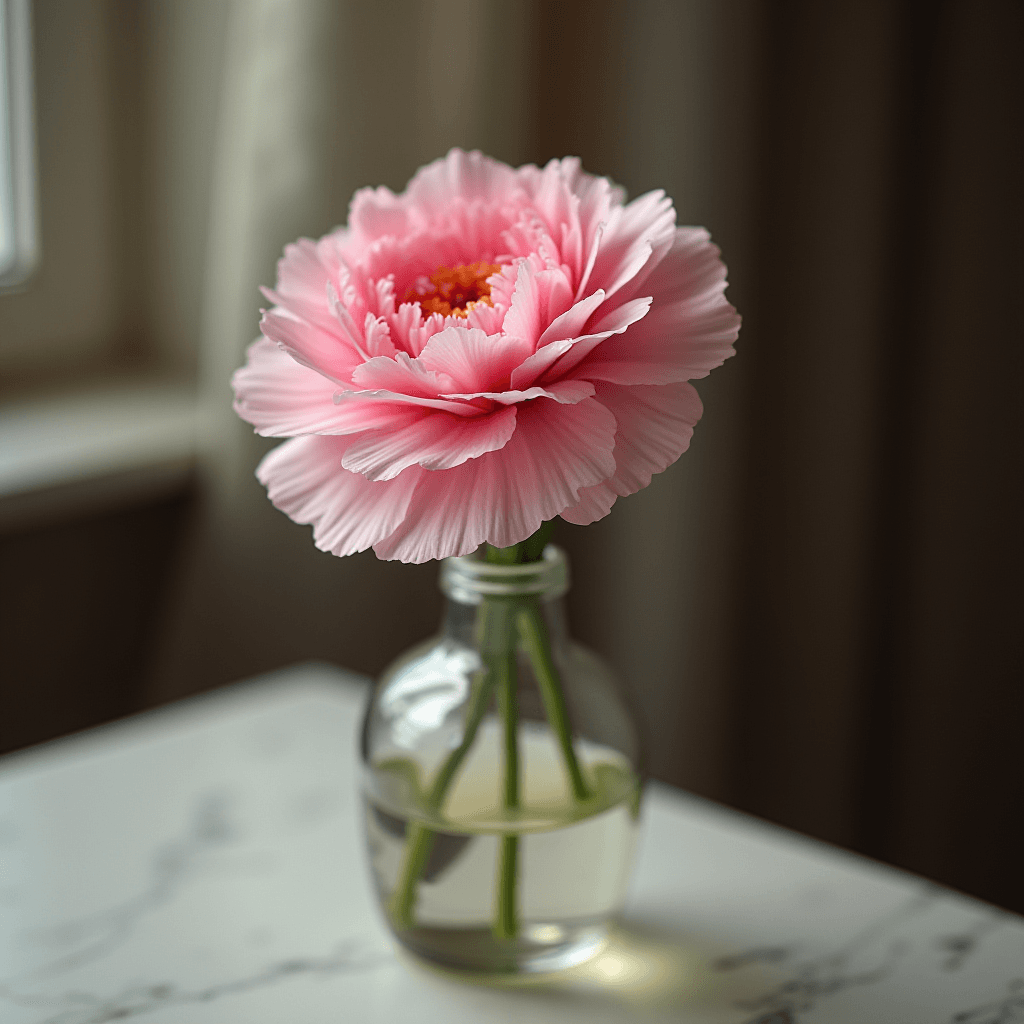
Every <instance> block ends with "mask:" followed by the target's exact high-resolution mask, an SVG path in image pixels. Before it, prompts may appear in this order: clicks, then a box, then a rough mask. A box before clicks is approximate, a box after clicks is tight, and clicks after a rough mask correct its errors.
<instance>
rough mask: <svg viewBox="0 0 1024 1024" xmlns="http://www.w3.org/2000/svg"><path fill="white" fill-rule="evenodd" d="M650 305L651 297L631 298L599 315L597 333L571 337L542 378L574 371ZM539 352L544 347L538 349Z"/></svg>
mask: <svg viewBox="0 0 1024 1024" xmlns="http://www.w3.org/2000/svg"><path fill="white" fill-rule="evenodd" d="M650 307H651V299H650V298H646V299H632V300H631V301H630V302H626V303H623V304H622V305H621V306H619V307H618V309H615V310H613V311H612V312H611V313H610V314H608V315H607V316H603V317H601V319H600V320H599V321H598V322H597V323H596V324H595V325H594V327H595V330H597V329H599V333H596V334H585V335H583V336H582V337H580V338H573V339H572V341H571V342H570V344H569V347H568V348H567V349H566V351H565V353H564V354H563V355H562V356H561V357H560V358H559V359H558V360H557V361H554V362H553V363H552V364H551V366H550V368H549V369H547V370H546V371H545V372H544V375H543V378H542V379H543V380H544V381H548V380H551V379H553V378H555V377H561V376H566V375H567V374H571V373H574V372H575V371H576V367H577V366H579V365H580V363H582V362H583V361H584V360H585V359H586V357H587V356H588V355H590V353H591V352H593V351H594V349H595V348H597V346H598V345H600V344H602V343H603V342H604V340H605V339H606V338H608V337H610V336H611V335H612V334H621V333H622V332H623V331H625V330H626V328H628V327H629V326H630V325H631V324H634V323H636V322H637V320H640V319H641V318H643V317H644V316H646V315H647V311H648V310H649V309H650ZM540 351H541V352H543V351H544V349H541V350H540Z"/></svg>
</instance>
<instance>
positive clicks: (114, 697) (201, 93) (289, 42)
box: [0, 0, 1024, 910]
mask: <svg viewBox="0 0 1024 1024" xmlns="http://www.w3.org/2000/svg"><path fill="white" fill-rule="evenodd" d="M32 10H33V19H34V58H35V76H36V117H37V135H38V161H39V181H40V216H41V226H42V251H43V259H42V263H41V265H40V269H39V271H38V272H37V274H36V276H35V277H34V278H33V279H32V280H31V281H30V282H29V284H28V285H27V287H25V288H24V289H23V290H21V291H20V292H18V293H11V294H3V295H0V454H2V451H14V450H15V449H16V450H17V451H18V452H22V453H24V452H25V451H28V452H29V453H30V454H31V451H32V448H31V443H32V438H31V437H30V436H29V434H30V433H31V432H28V433H24V431H25V430H27V428H25V427H24V424H25V423H29V422H31V423H35V424H38V423H39V422H42V421H41V420H40V419H39V416H40V415H42V414H41V413H39V412H38V410H40V409H42V410H44V411H45V410H49V412H48V413H47V415H49V416H50V420H46V422H47V423H50V427H49V428H47V429H50V430H51V433H52V432H53V431H54V430H57V431H58V436H60V437H63V436H66V437H67V438H68V442H67V443H68V444H69V445H70V444H71V443H72V441H73V439H74V437H75V436H76V432H77V431H79V430H81V429H82V428H81V427H80V426H79V425H78V420H76V418H75V415H74V414H73V410H74V409H75V408H77V407H78V406H76V405H75V403H76V402H82V401H87V402H90V403H92V404H91V405H89V408H90V409H93V410H94V411H95V410H96V409H99V410H100V413H97V415H100V414H102V415H107V416H108V417H114V418H115V419H116V418H117V417H118V416H120V418H121V419H120V420H118V421H117V422H119V423H121V424H122V425H121V426H120V427H119V428H118V429H120V430H121V431H122V434H123V435H124V437H125V438H127V439H128V441H135V442H138V438H139V437H140V436H141V435H142V434H144V433H145V431H144V430H143V427H142V426H141V425H139V424H144V423H145V424H149V428H147V429H150V428H151V429H150V433H151V434H154V439H152V441H151V443H150V442H147V444H149V447H147V448H146V449H145V453H143V454H139V455H137V457H135V458H134V461H132V462H131V465H130V466H129V467H128V468H127V469H126V468H125V465H127V464H125V465H121V466H113V465H110V466H104V465H102V460H101V464H98V465H96V466H93V468H92V469H91V470H90V471H89V472H88V473H86V472H85V471H84V470H82V469H81V467H78V468H77V469H76V470H75V471H74V472H71V473H65V474H64V476H63V477H62V478H61V479H60V480H45V481H43V482H42V483H40V482H39V481H37V482H36V483H35V484H33V485H32V486H29V485H26V484H24V483H21V484H18V485H17V486H15V485H13V484H12V485H10V486H7V487H6V489H4V487H5V485H4V479H3V467H4V465H6V464H7V463H4V461H3V458H0V651H2V663H0V673H2V675H0V686H2V690H0V750H9V749H14V748H16V747H19V746H24V745H26V744H29V743H34V742H39V741H41V740H45V739H47V738H50V737H53V736H56V735H59V734H61V733H64V732H67V731H70V730H74V729H78V728H82V727H85V726H88V725H91V724H95V723H97V722H100V721H104V720H107V719H109V718H112V717H116V716H118V715H123V714H126V713H130V712H132V711H135V710H138V709H141V708H143V707H146V706H151V705H153V704H156V703H161V702H164V701H168V700H172V699H175V698H177V697H181V696H184V695H187V694H190V693H194V692H197V691H200V690H203V689H207V688H210V687H214V686H218V685H222V684H225V683H228V682H231V681H234V680H236V679H239V678H243V677H246V676H248V675H251V674H253V673H256V672H259V671H263V670H266V669H270V668H273V667H276V666H279V665H283V664H287V663H290V662H295V661H298V660H303V659H309V658H324V659H328V660H331V661H334V662H337V663H339V664H342V665H345V666H348V667H350V668H354V669H357V670H359V671H361V672H365V673H369V674H374V673H376V672H378V671H379V670H380V669H381V668H382V667H383V666H384V665H385V664H386V663H387V661H389V660H390V659H391V658H392V657H393V656H394V655H395V654H397V653H398V652H399V651H401V650H402V649H403V648H405V647H406V646H408V645H409V644H410V643H412V642H414V641H415V640H417V639H419V638H421V637H422V636H424V635H425V634H427V633H428V632H430V631H431V630H432V629H433V627H434V625H435V623H436V619H437V616H438V613H439V608H440V602H439V597H438V595H437V593H436V590H435V576H436V566H433V565H427V566H402V565H398V564H391V563H382V562H378V561H376V559H375V558H374V556H373V555H372V553H369V552H367V553H365V554H363V555H359V556H356V557H353V558H350V559H345V560H339V559H334V558H331V557H329V556H326V555H323V554H321V553H319V552H317V551H316V550H315V549H314V548H313V546H312V543H311V540H310V536H309V532H308V530H306V529H304V528H299V527H296V526H295V525H294V524H292V523H291V522H290V521H288V520H287V519H286V518H285V517H284V516H282V515H281V514H280V513H278V512H276V511H275V510H274V509H273V508H272V507H271V506H270V505H269V503H268V502H267V500H266V496H265V493H264V492H263V490H262V488H261V487H260V486H259V484H258V483H257V482H256V481H255V479H254V478H253V475H252V471H253V468H254V467H255V465H256V463H257V461H258V459H259V457H260V455H261V454H262V452H263V451H265V450H267V448H268V447H269V446H270V444H269V443H268V442H266V441H264V440H262V439H259V438H256V437H254V436H253V435H252V434H251V432H250V430H249V428H248V427H247V426H246V425H245V424H243V423H241V422H240V421H238V420H237V419H236V418H235V417H234V415H233V413H232V412H231V410H230V391H229V387H228V379H229V376H230V373H231V371H232V370H233V369H234V368H235V367H236V366H237V365H239V364H240V363H241V361H242V358H243V352H244V348H245V346H246V345H247V344H248V343H249V342H250V341H251V340H252V338H253V337H254V336H255V334H256V325H257V321H258V307H259V305H260V304H261V301H262V300H261V298H260V296H259V294H258V291H257V286H258V285H259V284H270V283H272V282H273V280H274V265H275V261H276V259H277V258H278V256H279V254H280V252H281V249H282V247H283V245H284V244H285V243H286V242H288V241H291V240H293V239H294V238H295V237H297V236H299V235H311V236H314V237H315V236H319V235H321V234H323V233H324V232H325V231H326V230H328V229H329V228H330V227H332V226H334V225H335V224H338V223H342V222H343V221H344V220H345V218H346V210H347V204H348V199H349V197H350V196H351V194H352V193H353V191H354V190H355V189H356V188H358V187H360V186H362V185H365V184H380V183H383V184H387V185H388V186H390V187H391V188H393V189H396V190H397V189H401V188H402V187H403V186H404V183H405V182H406V181H407V180H408V178H409V177H410V175H411V174H412V173H413V171H414V170H415V169H416V167H418V166H419V165H421V164H422V163H424V162H426V161H428V160H430V159H432V158H434V157H437V156H439V155H441V154H443V153H444V152H445V151H446V150H447V149H448V148H449V147H450V146H452V145H460V146H463V147H465V148H472V147H479V148H481V149H483V150H485V151H486V152H488V153H490V154H492V155H494V156H495V157H498V158H500V159H502V160H506V161H508V162H510V163H513V164H519V163H523V162H538V163H540V162H544V161H546V160H548V159H549V158H551V157H554V156H562V155H565V154H567V153H572V154H576V155H579V156H580V157H582V159H583V162H584V166H585V167H587V168H588V169H589V170H591V171H595V172H598V173H602V174H607V175H609V176H611V177H612V178H614V179H615V180H617V181H619V182H620V183H622V184H623V185H624V186H625V187H626V188H627V189H628V190H629V192H630V193H631V194H632V195H637V194H639V193H641V192H643V191H646V190H648V189H650V188H654V187H663V188H665V189H666V190H667V191H668V193H669V194H670V195H672V196H673V198H674V199H675V202H676V208H677V211H678V213H679V220H680V222H681V223H698V224H704V225H706V226H707V227H708V228H709V229H710V230H711V232H712V236H713V237H714V238H715V240H716V241H717V242H718V244H719V245H720V246H721V247H722V249H723V253H724V256H725V258H726V260H727V262H728V264H729V267H730V280H731V286H730V290H729V296H730V298H731V300H732V301H733V303H734V304H735V305H736V306H737V307H738V308H739V309H740V311H741V313H743V314H744V327H743V331H742V334H741V338H740V343H739V349H738V350H739V355H738V357H737V358H736V359H734V360H730V361H729V362H728V363H727V364H726V365H725V366H724V367H722V368H721V369H719V370H717V371H715V373H714V374H713V375H712V376H711V377H710V378H709V379H708V380H706V381H703V382H701V384H700V388H699V390H700V392H701V396H702V398H703V399H704V403H705V408H706V413H705V416H704V419H703V420H702V422H701V423H700V425H699V426H698V428H697V432H696V434H695V437H694V441H693V444H692V446H691V449H690V451H689V452H688V453H687V454H686V455H685V456H684V458H683V459H681V460H680V462H679V463H678V464H676V465H675V466H673V467H672V468H671V469H670V470H668V471H667V472H666V473H664V474H662V475H661V476H659V477H657V478H655V480H654V482H653V483H652V485H651V486H650V487H649V488H648V489H647V490H646V491H643V492H641V493H640V494H638V495H636V496H634V497H632V498H630V499H628V500H625V501H621V502H619V503H618V504H617V505H616V506H615V508H614V509H613V511H612V513H611V515H609V516H608V517H607V519H605V520H603V521H602V522H600V523H599V524H596V525H594V526H592V527H589V528H587V529H582V530H581V529H577V528H572V527H568V526H563V527H562V528H561V529H560V533H559V534H558V538H557V539H558V540H559V542H560V543H562V544H564V545H565V546H566V547H567V548H568V549H569V550H570V553H571V555H572V557H573V561H574V569H575V580H576V586H575V590H574V593H573V595H572V601H571V605H570V611H571V615H572V618H573V625H574V630H575V633H576V634H577V636H578V637H580V638H581V639H583V640H585V641H587V642H589V643H590V644H591V645H592V646H594V647H596V648H598V649H600V650H601V651H603V652H604V653H605V654H606V655H607V656H609V657H610V658H611V659H612V660H613V662H614V663H615V664H616V665H617V667H618V668H619V670H620V672H621V674H622V675H623V677H624V679H625V680H626V681H627V683H628V684H629V686H630V688H631V691H632V693H633V695H634V699H635V701H636V703H637V706H638V708H639V710H640V713H641V716H642V718H643V721H644V723H645V726H646V729H647V733H648V741H649V747H650V753H651V758H650V767H651V771H652V773H653V774H654V775H656V776H658V777H660V778H663V779H666V780H668V781H670V782H673V783H675V784H677V785H681V786H685V787H687V788H689V789H692V790H694V791H696V792H698V793H702V794H705V795H707V796H710V797H713V798H715V799H719V800H724V801H726V802H728V803H731V804H733V805H735V806H738V807H741V808H743V809H745V810H749V811H752V812H754V813H757V814H760V815H763V816H765V817H768V818H770V819H772V820H775V821H778V822H781V823H782V824H785V825H788V826H790V827H793V828H797V829H800V830H802V831H805V832H808V833H810V834H812V835H816V836H820V837H822V838H825V839H828V840H831V841H834V842H838V843H841V844H843V845H846V846H848V847H851V848H853V849H856V850H859V851H862V852H865V853H868V854H870V855H873V856H876V857H880V858H883V859H885V860H889V861H892V862H894V863H897V864H900V865H903V866H906V867H908V868H910V869H912V870H915V871H919V872H922V873H924V874H926V875H929V876H931V877H933V878H936V879H938V880H940V881H943V882H946V883H948V884H951V885H955V886H958V887H961V888H963V889H965V890H967V891H969V892H971V893H974V894H977V895H980V896H982V897H985V898H988V899H991V900H993V901H995V902H997V903H1001V904H1004V905H1007V906H1012V907H1015V908H1016V909H1019V910H1024V882H1022V876H1021V873H1020V871H1019V860H1020V849H1021V837H1022V833H1024V769H1022V763H1024V759H1022V740H1021V728H1022V722H1024V679H1022V675H1024V673H1022V655H1021V623H1022V621H1024V614H1022V613H1024V608H1022V600H1021V586H1020V580H1021V578H1022V568H1024V567H1022V556H1021V528H1020V512H1021V504H1022V502H1021V461H1020V454H1021V452H1020V437H1021V398H1020V395H1021V382H1022V374H1021V323H1020V318H1021V315H1020V308H1021V303H1020V294H1021V290H1022V289H1021V283H1022V281H1024V274H1022V270H1024V268H1022V266H1021V244H1020V239H1021V237H1022V228H1024V225H1022V224H1021V207H1020V201H1019V182H1020V164H1021V161H1020V155H1021V153H1020V148H1021V131H1020V127H1021V124H1020V115H1021V96H1024V90H1022V89H1021V84H1022V83H1021V77H1022V76H1021V70H1020V66H1021V62H1020V53H1021V52H1022V49H1021V43H1022V42H1024V8H1022V7H1021V5H1020V4H1019V3H1017V2H1015V0H978V2H974V3H968V2H966V0H963V2H953V0H947V2H941V0H935V2H931V3H918V2H913V0H892V2H889V3H883V2H875V0H840V2H835V3H829V4H820V3H813V2H811V0H786V2H773V3H769V2H767V0H765V2H756V0H674V2H670V0H631V2H614V0H505V2H498V0H376V2H374V3H370V2H369V0H366V2H361V0H348V2H336V0H237V2H231V0H77V2H75V3H67V2H66V0H35V2H34V4H33V5H32ZM83 395H85V398H83V397H82V396H83ZM168 395H171V396H175V397H174V402H176V403H177V404H176V405H174V406H173V408H174V409H175V410H178V411H177V412H176V413H175V414H174V415H175V416H176V417H177V418H173V417H171V414H170V413H167V416H168V417H171V418H172V419H173V422H174V424H175V425H176V426H175V428H174V429H175V430H178V431H179V433H180V432H181V431H182V430H183V429H184V428H182V424H183V423H186V422H187V425H188V428H187V431H185V433H183V434H181V436H182V437H184V436H185V435H186V434H187V443H185V442H183V444H184V445H185V446H184V447H182V446H181V445H179V446H178V447H177V448H175V450H174V452H170V451H169V449H167V448H166V446H165V447H164V448H161V447H160V445H159V444H158V441H159V438H160V437H161V436H163V435H164V434H166V433H167V431H162V430H160V429H157V428H156V427H154V426H153V424H154V423H155V422H156V421H155V420H153V415H154V414H153V409H154V408H156V407H157V406H159V404H160V402H161V401H164V402H165V404H166V401H168V399H167V396H168ZM126 396H130V400H129V398H128V397H126ZM140 396H141V397H140ZM147 396H149V397H147ZM161 396H163V397H161ZM131 402H135V403H136V404H135V405H132V404H131ZM160 408H164V406H160ZM167 408H170V406H167ZM135 409H139V410H140V411H139V412H138V413H135V412H133V411H132V410H135ZM179 414H180V415H179ZM19 417H20V418H19ZM26 417H27V418H26ZM33 417H35V418H33ZM183 417H184V418H183ZM51 421H52V422H51ZM161 422H163V421H161ZM167 422H171V419H168V420H167ZM12 424H14V425H15V426H17V428H18V430H22V431H23V433H17V431H16V430H15V426H12ZM19 424H20V426H18V425H19ZM53 424H56V426H54V425H53ZM33 429H35V428H33ZM111 429H113V428H111ZM169 429H170V428H168V430H169ZM5 430H6V431H7V436H6V440H5V436H4V431H5ZM118 436H119V437H120V436H121V435H120V434H119V435H118ZM146 436H149V435H146ZM175 436H178V435H175ZM26 438H27V440H25V439H26ZM126 443H127V442H126ZM138 443H141V442H138ZM4 444H6V445H7V446H8V447H7V449H3V448H2V446H3V445H4ZM26 445H27V446H28V447H26ZM140 451H141V449H140ZM153 452H156V453H157V454H155V455H154V454H152V453H153ZM26 458H27V456H26ZM9 461H10V460H9ZM69 461H71V462H74V460H69ZM150 463H152V464H150ZM11 464H13V463H11ZM76 466H77V463H76Z"/></svg>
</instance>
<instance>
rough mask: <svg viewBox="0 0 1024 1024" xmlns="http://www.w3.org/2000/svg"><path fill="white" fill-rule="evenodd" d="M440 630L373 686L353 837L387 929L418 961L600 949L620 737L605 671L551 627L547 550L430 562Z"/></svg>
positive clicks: (560, 579)
mask: <svg viewBox="0 0 1024 1024" xmlns="http://www.w3.org/2000/svg"><path fill="white" fill-rule="evenodd" d="M441 586H442V589H443V590H444V592H445V594H446V596H447V602H446V607H445V614H444V619H443V623H442V630H441V632H440V634H439V635H438V636H436V637H434V638H432V639H430V640H428V641H426V642H425V643H423V644H421V645H418V646H417V647H415V648H413V649H412V650H411V651H409V652H407V653H406V654H405V655H403V656H402V657H400V658H399V659H398V660H397V661H396V662H395V663H394V664H393V665H391V666H390V667H389V668H388V669H387V670H386V671H385V673H384V674H383V676H382V677H381V679H380V681H379V682H378V684H377V686H376V688H375V691H374V694H373V697H372V699H371V701H370V705H369V708H368V710H367V714H366V719H365V723H364V728H363V736H362V759H363V796H364V803H365V827H366V837H367V843H368V848H369V853H370V862H371V865H372V869H373V875H374V881H375V884H376V888H377V893H378V895H379V898H380V903H381V907H382V909H383V911H384V914H385V916H386V918H387V921H388V924H389V926H390V927H391V929H392V931H393V932H394V934H395V936H396V937H397V938H398V940H399V941H400V942H401V943H402V944H403V945H404V946H405V947H407V948H408V949H409V950H411V951H412V952H414V953H415V954H417V955H418V956H420V957H423V958H425V959H427V960H429V961H432V962H433V963H435V964H438V965H441V966H444V967H447V968H450V969H454V970H462V971H470V972H475V973H485V974H487V973H491V974H510V973H519V972H547V971H557V970H561V969H564V968H566V967H569V966H572V965H574V964H577V963H580V962H582V961H583V960H586V959H588V958H589V957H590V956H592V955H593V954H594V953H596V952H597V951H598V950H599V949H600V948H601V947H602V946H603V944H604V942H605V940H606V937H607V935H608V933H609V929H610V926H611V924H612V922H613V920H614V918H615V917H616V915H617V914H618V912H619V911H620V910H621V908H622V904H623V901H624V898H625V888H626V883H627V880H628V874H629V868H630V865H631V862H632V858H633V849H634V839H635V833H636V824H637V813H638V808H639V796H640V779H639V772H638V746H637V733H636V729H635V727H634V724H633V720H632V718H631V716H630V714H629V712H628V710H627V707H626V705H625V703H624V702H623V700H622V698H621V695H620V690H619V687H618V685H617V683H616V680H615V679H614V677H613V675H612V673H611V671H610V670H609V669H608V667H607V666H606V664H605V663H604V662H603V661H602V660H601V659H600V658H599V657H598V656H597V655H596V654H594V653H593V652H591V651H589V650H588V649H586V648H585V647H583V646H581V645H579V644H576V643H573V642H572V641H571V640H569V639H568V637H567V636H566V631H565V617H564V609H563V604H562V597H563V595H564V594H565V592H566V590H567V589H568V568H567V564H566V559H565V555H564V553H563V552H562V551H560V550H559V549H558V548H555V547H554V546H551V545H549V546H548V547H547V548H546V549H545V552H544V555H543V557H542V558H541V560H540V561H538V562H531V563H526V564H518V565H493V564H490V563H488V562H485V561H482V560H480V559H478V558H476V557H463V558H451V559H447V560H445V562H444V563H442V570H441Z"/></svg>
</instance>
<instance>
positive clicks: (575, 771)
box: [516, 599, 590, 800]
mask: <svg viewBox="0 0 1024 1024" xmlns="http://www.w3.org/2000/svg"><path fill="white" fill-rule="evenodd" d="M516 627H517V628H518V631H519V635H520V637H522V640H523V645H524V647H525V648H526V650H527V653H528V654H529V656H530V663H531V664H532V665H533V673H534V675H535V676H536V677H537V685H538V686H539V687H540V693H541V698H542V699H543V701H544V711H545V713H546V714H547V716H548V722H550V724H551V728H552V730H553V731H554V734H555V738H556V739H557V740H558V745H559V747H560V748H561V750H562V759H563V760H564V761H565V769H566V772H567V773H568V775H569V783H570V785H571V786H572V792H573V796H575V797H576V799H577V800H586V799H588V798H589V797H590V790H589V788H588V787H587V783H586V780H585V779H584V778H583V772H582V771H581V770H580V763H579V761H578V760H577V759H576V751H575V749H574V748H573V745H572V731H571V729H570V727H569V713H568V711H567V710H566V707H565V695H564V694H563V693H562V682H561V679H560V678H559V675H558V668H557V666H556V665H555V662H554V659H553V658H552V656H551V641H550V640H549V639H548V629H547V625H546V624H545V622H544V616H543V615H542V614H541V610H540V606H539V604H538V602H537V601H536V599H534V600H532V601H529V602H524V603H523V604H522V605H521V606H520V609H519V613H518V615H517V616H516Z"/></svg>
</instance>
